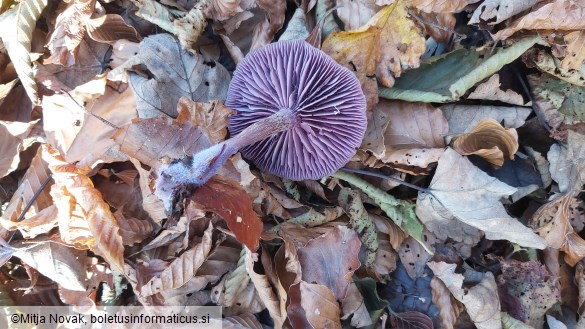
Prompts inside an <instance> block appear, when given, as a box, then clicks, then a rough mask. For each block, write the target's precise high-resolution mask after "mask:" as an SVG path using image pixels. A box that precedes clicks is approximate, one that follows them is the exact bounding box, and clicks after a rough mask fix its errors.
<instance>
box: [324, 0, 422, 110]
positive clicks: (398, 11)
mask: <svg viewBox="0 0 585 329" xmlns="http://www.w3.org/2000/svg"><path fill="white" fill-rule="evenodd" d="M421 34H422V32H421V29H420V27H419V26H418V25H417V24H415V22H414V21H413V20H411V18H410V17H409V15H408V12H407V11H406V7H405V5H404V2H403V1H397V2H396V3H394V4H393V5H391V6H386V7H384V8H382V9H381V10H380V11H379V12H378V13H377V14H376V15H374V17H372V18H371V19H370V20H369V21H368V23H367V24H365V25H363V26H361V27H360V28H358V29H356V30H352V31H346V32H337V33H332V34H331V35H330V36H329V37H328V38H327V39H326V40H325V42H324V43H323V51H325V52H326V53H327V54H329V55H330V56H331V57H333V58H334V59H335V60H336V61H337V62H338V63H340V64H341V65H343V66H345V67H347V68H348V69H350V70H353V71H355V72H356V75H357V77H358V79H359V80H360V82H361V84H362V88H363V89H364V93H365V94H366V99H367V100H368V108H372V106H373V105H375V103H376V102H377V95H375V96H374V95H373V94H372V93H373V92H375V93H376V94H377V88H375V87H374V88H372V83H374V86H375V81H373V80H372V79H371V78H370V77H372V76H373V75H374V74H375V75H376V76H377V78H378V79H379V81H380V82H381V83H382V84H383V85H384V86H386V87H392V86H393V85H394V77H398V76H400V74H401V72H402V70H403V69H405V68H414V67H418V66H419V64H420V56H421V55H422V54H423V53H424V50H425V39H424V38H423V37H422V35H421Z"/></svg>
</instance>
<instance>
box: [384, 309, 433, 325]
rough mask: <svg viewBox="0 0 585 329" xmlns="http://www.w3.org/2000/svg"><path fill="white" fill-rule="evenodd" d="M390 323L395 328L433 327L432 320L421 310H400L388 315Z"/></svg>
mask: <svg viewBox="0 0 585 329" xmlns="http://www.w3.org/2000/svg"><path fill="white" fill-rule="evenodd" d="M390 323H391V324H392V325H393V326H394V328H396V329H434V325H433V320H431V318H429V317H428V315H426V314H423V313H421V312H416V311H411V312H401V313H393V314H391V315H390Z"/></svg>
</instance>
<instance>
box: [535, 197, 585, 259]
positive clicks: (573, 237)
mask: <svg viewBox="0 0 585 329" xmlns="http://www.w3.org/2000/svg"><path fill="white" fill-rule="evenodd" d="M574 197H575V196H574V195H573V193H568V194H566V195H563V196H562V197H559V198H557V199H555V200H554V201H551V202H549V203H547V204H545V205H544V206H542V207H540V208H539V209H538V211H536V213H535V214H534V215H533V216H532V218H531V219H530V226H532V227H533V228H534V229H535V230H536V231H537V232H538V234H540V236H542V237H543V238H544V239H545V240H546V242H547V244H548V246H549V247H552V248H555V249H560V250H562V251H564V252H565V262H567V263H568V264H569V265H571V266H575V264H577V262H579V261H580V260H581V259H583V257H585V240H583V238H581V237H580V236H579V234H577V233H576V232H575V230H574V229H573V226H571V223H570V218H569V214H570V209H569V207H570V203H571V200H572V199H573V198H574Z"/></svg>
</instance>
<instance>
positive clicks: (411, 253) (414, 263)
mask: <svg viewBox="0 0 585 329" xmlns="http://www.w3.org/2000/svg"><path fill="white" fill-rule="evenodd" d="M423 239H424V240H425V242H426V243H427V244H428V245H429V246H432V245H433V244H434V243H435V242H436V241H437V238H436V237H435V235H434V234H432V233H430V232H428V231H427V230H425V231H424V232H423ZM398 256H400V261H401V262H402V265H404V268H405V269H406V272H407V273H408V276H410V277H411V278H413V279H415V278H418V277H421V276H422V275H423V274H424V271H425V266H426V265H427V261H428V260H429V259H430V258H431V255H430V254H429V253H428V252H427V251H426V250H425V248H423V246H421V244H420V243H418V242H417V241H416V240H415V239H414V238H412V237H408V238H406V239H405V240H404V241H403V242H402V245H401V246H400V249H398Z"/></svg>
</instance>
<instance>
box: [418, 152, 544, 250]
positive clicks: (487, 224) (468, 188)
mask: <svg viewBox="0 0 585 329" xmlns="http://www.w3.org/2000/svg"><path fill="white" fill-rule="evenodd" d="M429 187H430V189H431V191H432V194H429V193H419V196H418V199H417V207H416V213H417V215H418V217H419V218H420V219H421V221H422V222H423V223H425V225H426V226H427V228H428V229H429V230H430V231H432V232H433V233H435V234H436V235H437V237H439V238H441V239H444V238H447V237H450V238H453V239H455V240H457V241H467V242H468V243H470V242H472V241H477V240H476V239H477V236H475V234H476V233H474V232H473V230H470V229H469V228H466V229H465V230H462V226H461V225H462V223H463V224H465V227H467V226H471V227H474V228H476V229H479V230H482V231H483V232H484V233H485V235H486V238H488V239H491V240H502V239H503V240H508V241H510V242H514V243H517V244H519V245H521V246H525V247H532V248H538V249H544V248H545V247H546V243H545V241H544V240H543V239H542V238H541V237H539V236H538V235H537V234H535V233H534V232H533V231H532V230H531V229H530V228H528V227H526V226H524V225H522V224H521V223H520V222H519V221H518V220H517V219H515V218H512V217H511V216H510V215H508V213H507V212H506V210H505V209H504V206H503V205H502V204H501V203H500V199H501V198H502V197H507V196H510V195H512V194H514V192H516V189H515V188H514V187H511V186H509V185H507V184H505V183H502V182H501V181H499V180H497V179H496V178H493V177H490V176H488V175H487V174H486V173H484V172H483V171H481V170H480V169H479V168H477V167H475V166H474V165H473V164H471V162H469V160H467V158H465V157H464V156H461V155H459V154H458V153H457V152H456V151H454V150H453V149H451V148H448V149H447V150H446V151H445V153H444V154H443V156H442V157H441V159H439V165H438V167H437V171H436V172H435V176H433V180H432V181H431V184H430V186H429ZM453 219H456V221H455V220H453Z"/></svg>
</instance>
